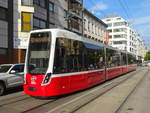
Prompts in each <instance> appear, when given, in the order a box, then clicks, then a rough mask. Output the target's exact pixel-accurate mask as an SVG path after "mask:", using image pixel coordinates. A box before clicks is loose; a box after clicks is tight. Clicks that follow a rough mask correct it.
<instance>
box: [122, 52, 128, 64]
mask: <svg viewBox="0 0 150 113" xmlns="http://www.w3.org/2000/svg"><path fill="white" fill-rule="evenodd" d="M126 64H127V56H126V53H121V65H126Z"/></svg>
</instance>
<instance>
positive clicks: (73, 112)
mask: <svg viewBox="0 0 150 113" xmlns="http://www.w3.org/2000/svg"><path fill="white" fill-rule="evenodd" d="M139 71H140V70H138V71H136V73H133V74H132V75H130V76H129V77H127V78H125V79H124V80H122V81H120V82H118V83H117V84H116V85H114V86H113V87H111V88H109V89H108V90H106V91H104V92H103V93H101V94H99V95H98V96H96V97H95V98H93V99H92V100H90V101H89V102H87V103H85V104H83V105H82V106H80V107H78V108H76V109H75V110H73V111H71V112H70V113H75V112H76V111H78V110H79V109H81V108H82V107H84V106H86V105H87V104H89V103H91V102H93V101H94V100H96V99H97V98H99V97H101V96H102V95H104V94H106V93H107V92H109V91H111V90H112V89H113V88H115V87H117V86H119V85H120V84H123V83H124V82H125V81H127V80H128V79H130V78H131V77H133V75H136V74H137V73H138V72H139ZM112 84H113V83H112ZM112 84H108V85H106V86H104V88H105V87H108V86H109V85H112ZM115 113H119V112H115Z"/></svg>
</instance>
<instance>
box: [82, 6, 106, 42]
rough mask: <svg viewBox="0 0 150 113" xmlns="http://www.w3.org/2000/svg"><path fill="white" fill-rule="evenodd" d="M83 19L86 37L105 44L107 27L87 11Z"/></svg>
mask: <svg viewBox="0 0 150 113" xmlns="http://www.w3.org/2000/svg"><path fill="white" fill-rule="evenodd" d="M83 19H84V24H83V29H84V30H83V31H84V32H83V34H84V36H85V37H87V38H91V39H94V40H98V41H100V42H102V43H103V42H104V41H105V39H106V31H107V25H106V24H105V23H104V22H103V21H102V20H100V19H99V18H97V17H96V16H94V15H93V14H92V13H91V12H89V11H88V10H87V9H84V11H83Z"/></svg>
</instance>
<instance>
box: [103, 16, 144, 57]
mask: <svg viewBox="0 0 150 113" xmlns="http://www.w3.org/2000/svg"><path fill="white" fill-rule="evenodd" d="M103 22H104V23H106V24H107V25H108V28H107V31H108V32H109V35H110V37H109V45H110V46H112V47H115V48H118V49H121V50H124V51H128V52H130V53H132V54H135V55H136V56H137V58H138V57H141V58H142V59H143V57H144V55H145V51H146V50H145V45H144V43H143V42H142V41H141V40H140V37H139V35H138V34H137V33H136V32H135V31H134V30H133V29H132V28H131V27H130V25H129V23H128V22H127V21H126V20H125V19H123V18H122V17H120V16H118V15H114V14H112V15H107V16H106V17H105V18H104V19H103ZM139 45H140V46H139ZM139 50H140V51H141V50H142V51H143V53H140V52H139Z"/></svg>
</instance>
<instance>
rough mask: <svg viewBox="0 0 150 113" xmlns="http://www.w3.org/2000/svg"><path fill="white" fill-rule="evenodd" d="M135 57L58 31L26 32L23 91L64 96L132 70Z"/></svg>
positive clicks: (45, 95)
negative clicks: (27, 43) (27, 33)
mask: <svg viewBox="0 0 150 113" xmlns="http://www.w3.org/2000/svg"><path fill="white" fill-rule="evenodd" d="M136 67H137V65H136V60H135V56H134V55H132V54H129V53H127V52H123V51H119V50H117V49H114V48H112V47H109V46H106V45H103V44H101V43H99V42H97V41H94V40H90V39H87V38H84V37H80V36H78V35H77V34H75V33H72V32H69V31H66V30H60V29H46V30H35V31H32V32H31V33H30V38H29V46H28V49H27V54H26V63H25V77H24V78H25V85H24V92H25V93H26V94H27V95H31V96H36V97H51V96H58V95H64V94H68V93H71V92H75V91H78V90H83V89H86V88H89V87H92V86H94V85H96V84H99V83H101V82H104V81H106V80H108V79H112V78H114V77H117V76H120V75H122V74H124V73H127V72H129V71H133V70H136Z"/></svg>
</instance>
